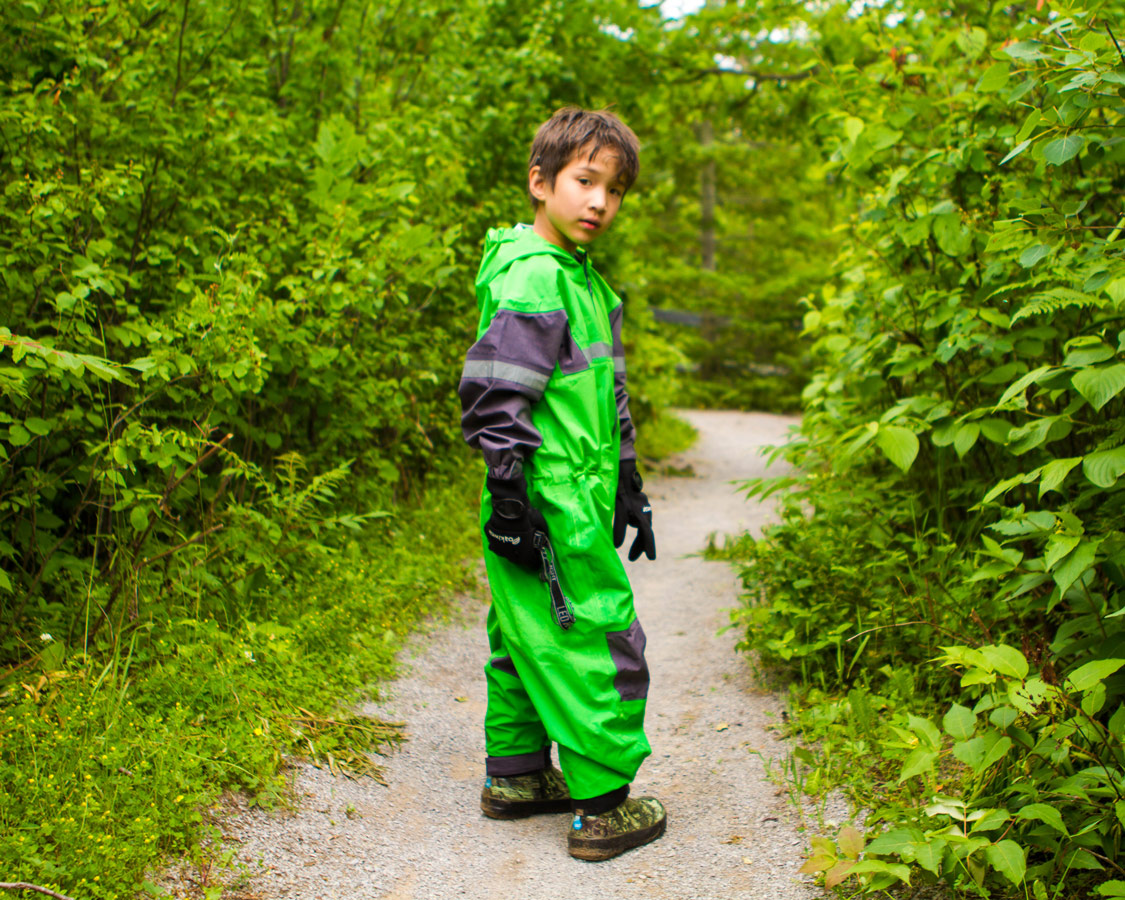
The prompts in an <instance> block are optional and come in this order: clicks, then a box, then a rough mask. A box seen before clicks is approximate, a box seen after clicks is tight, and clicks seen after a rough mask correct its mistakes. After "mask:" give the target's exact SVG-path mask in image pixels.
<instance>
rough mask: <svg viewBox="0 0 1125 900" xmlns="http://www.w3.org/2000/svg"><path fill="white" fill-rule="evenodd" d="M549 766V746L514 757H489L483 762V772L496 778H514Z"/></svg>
mask: <svg viewBox="0 0 1125 900" xmlns="http://www.w3.org/2000/svg"><path fill="white" fill-rule="evenodd" d="M550 765H551V745H550V744H548V745H547V746H546V747H544V748H543V749H542V750H536V751H535V752H534V753H519V754H516V755H515V756H489V757H486V759H485V761H484V772H485V774H486V775H493V776H495V777H497V778H515V777H516V776H517V775H529V774H531V773H532V772H539V771H542V770H543V769H546V768H549V767H550Z"/></svg>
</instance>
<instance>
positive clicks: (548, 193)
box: [528, 147, 625, 253]
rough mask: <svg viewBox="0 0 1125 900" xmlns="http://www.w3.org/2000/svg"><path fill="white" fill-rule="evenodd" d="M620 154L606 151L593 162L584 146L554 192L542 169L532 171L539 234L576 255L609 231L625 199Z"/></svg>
mask: <svg viewBox="0 0 1125 900" xmlns="http://www.w3.org/2000/svg"><path fill="white" fill-rule="evenodd" d="M620 172H621V165H620V160H619V159H618V157H617V154H616V153H614V152H613V151H612V150H608V149H602V150H600V151H599V152H598V154H597V155H596V156H595V157H594V158H593V159H590V151H589V149H588V148H586V147H583V148H582V149H580V150H579V151H578V152H577V153H575V154H574V156H572V157H571V159H570V162H568V163H567V164H566V165H565V166H563V167H562V168H561V169H560V170H559V173H558V175H557V176H556V178H555V186H554V188H553V189H552V188H551V187H550V185H548V184H547V180H546V179H545V178H544V177H543V174H542V172H541V171H540V170H539V166H532V167H531V170H530V171H529V172H528V190H530V191H531V196H533V197H534V198H535V199H536V200H538V201H539V206H538V207H537V208H536V211H535V223H534V225H533V226H532V227H533V228H534V230H535V233H536V234H538V235H539V236H540V237H542V238H546V239H547V240H548V241H550V242H551V243H552V244H555V245H556V246H558V247H562V248H563V249H564V250H566V251H567V252H568V253H573V252H574V251H575V250H576V249H577V248H578V247H580V246H585V245H587V244H589V243H591V242H592V241H593V240H594V238H596V237H598V236H599V235H601V234H604V233H605V232H606V231H608V230H609V226H610V223H611V222H613V217H614V216H616V215H617V210H618V209H619V208H620V206H621V198H622V197H624V196H625V184H624V182H623V181H622V180H621V175H620Z"/></svg>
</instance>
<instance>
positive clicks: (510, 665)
mask: <svg viewBox="0 0 1125 900" xmlns="http://www.w3.org/2000/svg"><path fill="white" fill-rule="evenodd" d="M488 664H489V665H490V666H491V667H492V668H494V669H495V670H496V671H497V672H507V673H508V674H509V675H515V676H516V678H519V677H520V676H519V673H518V672H517V671H516V664H515V663H514V662H512V657H510V656H497V657H496V658H495V659H490V660H489V661H488Z"/></svg>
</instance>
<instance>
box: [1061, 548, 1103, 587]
mask: <svg viewBox="0 0 1125 900" xmlns="http://www.w3.org/2000/svg"><path fill="white" fill-rule="evenodd" d="M1097 550H1098V545H1097V542H1095V541H1087V540H1083V541H1082V543H1080V544H1079V545H1078V546H1077V547H1075V548H1074V549H1073V550H1072V551H1071V552H1070V554H1069V555H1068V556H1067V557H1066V558H1065V559H1064V560H1063V561H1062V562H1061V563H1059V564H1058V565H1057V566H1056V567H1055V569H1054V571H1053V572H1052V573H1051V574H1052V576H1053V577H1054V579H1055V584H1057V585H1058V588H1059V594H1060V595H1062V594H1065V593H1066V592H1067V589H1068V588H1069V587H1070V586H1071V585H1072V584H1074V582H1075V581H1077V580H1078V579H1079V578H1081V577H1082V574H1083V573H1084V572H1085V571H1086V570H1087V569H1089V568H1090V567H1091V566H1092V565H1093V564H1094V558H1095V557H1096V555H1097Z"/></svg>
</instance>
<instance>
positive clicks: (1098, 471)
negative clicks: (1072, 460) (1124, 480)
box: [1082, 447, 1125, 488]
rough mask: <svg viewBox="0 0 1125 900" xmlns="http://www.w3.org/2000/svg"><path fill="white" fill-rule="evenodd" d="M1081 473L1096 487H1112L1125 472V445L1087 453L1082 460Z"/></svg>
mask: <svg viewBox="0 0 1125 900" xmlns="http://www.w3.org/2000/svg"><path fill="white" fill-rule="evenodd" d="M1082 474H1083V475H1085V476H1086V478H1087V479H1088V480H1089V481H1091V482H1092V483H1093V484H1096V485H1097V486H1098V487H1101V488H1110V487H1113V485H1114V484H1116V482H1117V479H1118V478H1120V477H1121V475H1122V474H1125V447H1114V448H1113V449H1112V450H1100V451H1098V452H1097V453H1091V454H1089V455H1088V456H1086V457H1085V458H1084V459H1083V460H1082Z"/></svg>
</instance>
